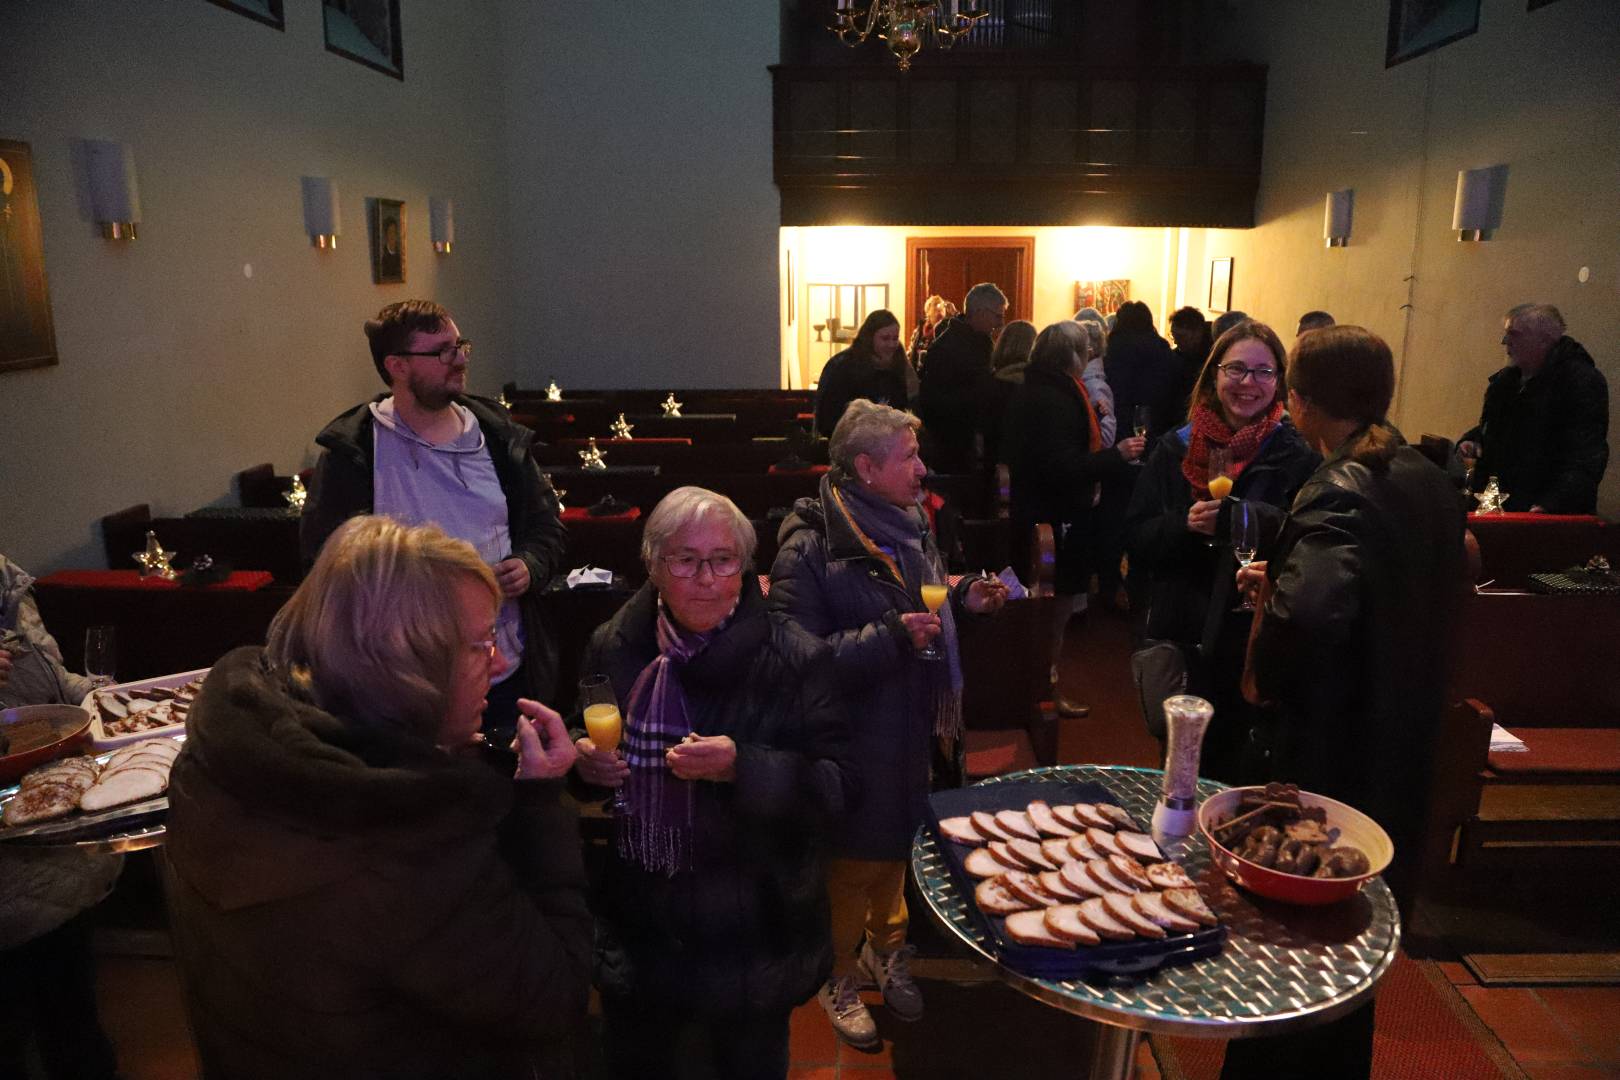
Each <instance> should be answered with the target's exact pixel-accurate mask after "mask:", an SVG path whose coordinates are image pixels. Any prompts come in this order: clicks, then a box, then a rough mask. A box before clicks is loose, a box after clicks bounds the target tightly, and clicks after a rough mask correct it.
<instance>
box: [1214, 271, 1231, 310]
mask: <svg viewBox="0 0 1620 1080" xmlns="http://www.w3.org/2000/svg"><path fill="white" fill-rule="evenodd" d="M1209 310H1210V311H1231V310H1232V260H1231V259H1211V260H1210V263H1209Z"/></svg>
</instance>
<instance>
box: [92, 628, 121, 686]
mask: <svg viewBox="0 0 1620 1080" xmlns="http://www.w3.org/2000/svg"><path fill="white" fill-rule="evenodd" d="M117 670H118V633H117V631H116V630H115V629H114V628H113V627H111V626H92V627H89V628H88V629H86V630H85V632H84V672H85V674H86V675H89V676H90V682H91V683H92V684H93V685H94V686H96V687H97V688H100V687H103V686H111V685H112V684H113V683H115V682H117V681H118V679H117V676H116V674H115V673H116V672H117Z"/></svg>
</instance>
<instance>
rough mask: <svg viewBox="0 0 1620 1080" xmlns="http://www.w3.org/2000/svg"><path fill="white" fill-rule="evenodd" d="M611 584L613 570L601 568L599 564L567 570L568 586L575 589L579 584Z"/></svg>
mask: <svg viewBox="0 0 1620 1080" xmlns="http://www.w3.org/2000/svg"><path fill="white" fill-rule="evenodd" d="M611 584H613V571H611V570H603V569H602V568H601V567H599V566H581V567H578V568H577V569H574V570H570V571H568V587H569V588H570V589H577V588H579V587H580V586H581V585H611Z"/></svg>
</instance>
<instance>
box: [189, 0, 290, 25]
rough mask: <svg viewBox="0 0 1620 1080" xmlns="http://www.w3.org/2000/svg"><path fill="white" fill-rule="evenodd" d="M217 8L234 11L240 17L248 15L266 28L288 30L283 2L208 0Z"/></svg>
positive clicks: (280, 0) (271, 0)
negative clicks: (283, 11) (283, 12)
mask: <svg viewBox="0 0 1620 1080" xmlns="http://www.w3.org/2000/svg"><path fill="white" fill-rule="evenodd" d="M208 2H209V3H210V4H213V5H214V6H215V7H222V8H224V9H225V10H226V11H234V12H236V13H237V14H238V15H246V16H247V17H248V18H250V19H252V20H253V21H254V22H262V23H264V25H266V26H273V27H275V28H276V29H277V30H281V31H285V30H286V29H287V19H286V16H285V15H283V14H282V2H283V0H208Z"/></svg>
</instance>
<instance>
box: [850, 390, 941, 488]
mask: <svg viewBox="0 0 1620 1080" xmlns="http://www.w3.org/2000/svg"><path fill="white" fill-rule="evenodd" d="M921 428H922V421H921V420H919V419H917V418H916V417H915V416H913V415H912V414H911V413H908V412H901V411H900V410H899V409H896V408H893V407H892V406H889V405H879V404H878V403H877V402H875V401H868V400H867V399H866V398H856V399H855V400H854V401H852V402H850V403H849V407H848V408H847V409H845V410H844V415H843V416H842V417H840V418H839V421H838V426H837V427H835V428H833V433H832V439H831V440H830V441H829V442H828V443H827V457H828V458H829V459H830V460H831V461H832V463H833V464H834V465H836V466H838V467H839V468H840V469H842V470H843V471H844V473H845V474H846V475H848V476H854V475H855V459H856V458H858V457H860V456H861V455H862V454H865V455H866V456H867V457H869V458H871V459H872V460H873V461H876V462H879V463H882V462H885V461H887V460H889V451H890V450H891V449H892V448H893V446H894V437H895V436H896V435H899V434H900V433H901V432H902V431H917V430H919V429H921Z"/></svg>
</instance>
